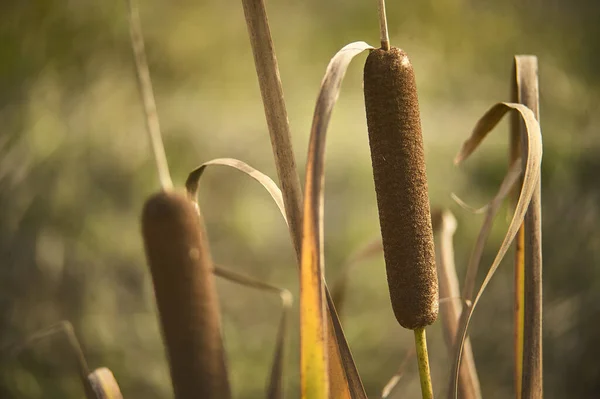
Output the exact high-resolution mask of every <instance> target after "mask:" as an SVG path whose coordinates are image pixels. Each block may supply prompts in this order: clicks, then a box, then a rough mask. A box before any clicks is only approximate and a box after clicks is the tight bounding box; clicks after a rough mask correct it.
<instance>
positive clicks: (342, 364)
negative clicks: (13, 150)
mask: <svg viewBox="0 0 600 399" xmlns="http://www.w3.org/2000/svg"><path fill="white" fill-rule="evenodd" d="M209 165H222V166H230V167H233V168H235V169H238V170H240V171H242V172H244V173H246V174H247V175H249V176H251V177H252V178H254V179H255V180H257V181H258V182H259V183H261V184H262V185H263V187H265V188H266V189H267V191H268V192H269V194H270V195H271V198H273V200H274V201H275V203H276V204H277V206H278V208H279V211H280V213H281V216H282V217H283V219H284V221H285V222H286V224H287V218H286V214H285V212H284V209H283V198H282V194H281V191H280V190H279V188H278V187H277V185H276V184H275V183H274V182H273V180H271V179H270V178H269V177H268V176H266V175H264V174H263V173H261V172H259V171H258V170H256V169H254V168H252V167H251V166H249V165H248V164H246V163H244V162H242V161H239V160H237V159H232V158H219V159H214V160H212V161H209V162H205V163H204V164H202V165H200V166H198V167H197V168H196V169H194V170H193V171H192V172H191V173H190V174H189V176H188V178H187V181H186V189H187V192H188V196H189V198H190V199H191V200H192V201H194V202H196V203H197V196H198V191H199V182H200V178H201V177H202V175H203V173H204V169H205V168H206V167H207V166H209ZM325 291H326V292H328V290H327V289H326V290H325ZM329 308H330V309H331V310H332V311H331V312H329V315H330V323H331V326H333V333H332V336H331V337H330V338H331V339H332V340H335V342H336V343H337V347H333V346H332V347H331V348H330V355H331V356H332V357H334V358H333V359H332V366H335V367H337V369H339V370H341V372H342V373H343V375H341V376H340V375H337V374H336V375H333V376H332V378H333V379H336V380H339V383H338V385H339V386H340V389H339V390H338V391H337V392H334V393H333V394H334V395H336V397H339V398H347V397H351V398H353V399H355V398H356V399H362V398H366V396H365V395H364V394H362V393H364V389H363V388H362V383H361V382H360V379H359V378H358V370H357V369H356V365H355V364H354V360H353V359H352V355H351V353H350V349H349V347H348V343H347V342H346V338H345V337H344V335H343V330H342V329H341V326H340V328H335V325H339V324H340V322H339V319H338V318H337V314H336V313H335V308H334V305H333V301H330V302H329ZM337 369H336V370H337ZM357 380H358V382H357ZM342 384H345V385H350V386H354V387H357V388H356V389H353V390H352V391H349V388H348V386H346V387H342V386H341V385H342ZM359 388H360V389H359Z"/></svg>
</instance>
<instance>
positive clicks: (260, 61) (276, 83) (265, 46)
mask: <svg viewBox="0 0 600 399" xmlns="http://www.w3.org/2000/svg"><path fill="white" fill-rule="evenodd" d="M242 5H243V6H244V15H245V18H246V25H247V26H248V34H249V36H250V44H251V45H252V54H253V55H254V65H255V67H256V74H257V75H258V84H259V87H260V93H261V96H262V100H263V104H264V109H265V117H266V119H267V126H268V128H269V134H270V137H271V146H272V147H273V155H274V156H275V166H276V168H277V175H278V176H279V182H280V184H281V192H282V194H283V202H284V204H285V213H286V217H287V220H288V223H289V229H290V233H291V236H292V240H293V243H294V248H295V250H296V254H297V255H298V258H300V249H301V242H302V191H301V189H300V179H299V177H298V172H297V170H296V159H295V157H294V152H293V150H292V136H291V133H290V125H289V122H288V115H287V109H286V107H285V101H284V99H283V87H282V84H281V78H280V76H279V67H278V65H277V57H276V56H275V48H274V46H273V40H272V38H271V31H270V29H269V20H268V18H267V11H266V9H265V4H264V1H263V0H242Z"/></svg>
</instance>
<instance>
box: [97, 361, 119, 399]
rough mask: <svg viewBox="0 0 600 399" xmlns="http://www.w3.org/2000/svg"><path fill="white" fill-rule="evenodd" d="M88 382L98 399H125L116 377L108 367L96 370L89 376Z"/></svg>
mask: <svg viewBox="0 0 600 399" xmlns="http://www.w3.org/2000/svg"><path fill="white" fill-rule="evenodd" d="M88 380H89V381H90V384H91V385H92V389H93V390H94V393H95V394H96V399H123V395H122V394H121V389H120V388H119V384H118V383H117V380H116V379H115V376H114V375H113V373H112V371H110V370H109V369H107V368H106V367H101V368H99V369H96V370H94V372H92V373H91V374H90V375H89V376H88Z"/></svg>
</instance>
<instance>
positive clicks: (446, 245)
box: [431, 209, 481, 399]
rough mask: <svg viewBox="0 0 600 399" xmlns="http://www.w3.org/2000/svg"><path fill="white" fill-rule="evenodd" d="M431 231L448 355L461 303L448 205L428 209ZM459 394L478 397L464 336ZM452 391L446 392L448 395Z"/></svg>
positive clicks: (472, 398) (453, 226)
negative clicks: (433, 239) (446, 206)
mask: <svg viewBox="0 0 600 399" xmlns="http://www.w3.org/2000/svg"><path fill="white" fill-rule="evenodd" d="M431 217H432V225H433V231H434V233H435V234H437V237H438V241H437V245H436V247H437V249H438V251H437V259H438V261H437V265H438V277H439V286H440V297H441V298H448V299H447V300H445V301H442V300H440V314H441V318H442V325H443V328H444V339H445V341H446V347H447V348H448V354H449V356H450V357H452V355H453V354H454V345H455V343H456V336H457V334H458V326H459V320H460V315H461V313H462V310H463V304H462V302H461V297H460V287H459V283H458V276H457V274H456V267H455V264H454V242H453V238H454V232H455V231H456V218H455V217H454V215H453V214H452V212H450V211H449V210H447V209H436V210H433V211H432V213H431ZM458 391H459V398H461V399H481V388H480V386H479V377H478V375H477V369H476V368H475V359H474V357H473V350H472V348H471V340H470V339H468V338H467V340H466V341H465V348H464V351H463V360H462V362H461V366H460V377H459V386H458ZM452 394H453V393H452V392H448V396H449V397H451V395H452Z"/></svg>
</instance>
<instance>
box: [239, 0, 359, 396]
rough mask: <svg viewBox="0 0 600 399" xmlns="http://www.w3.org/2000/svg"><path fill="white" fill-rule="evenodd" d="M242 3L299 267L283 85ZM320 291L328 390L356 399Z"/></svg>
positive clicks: (295, 181)
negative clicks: (351, 395) (327, 361)
mask: <svg viewBox="0 0 600 399" xmlns="http://www.w3.org/2000/svg"><path fill="white" fill-rule="evenodd" d="M242 4H243V7H244V15H245V19H246V25H247V27H248V34H249V36H250V44H251V46H252V54H253V55H254V64H255V67H256V73H257V75H258V83H259V87H260V92H261V96H262V100H263V105H264V109H265V117H266V119H267V126H268V128H269V135H270V138H271V146H272V148H273V155H274V157H275V166H276V168H277V176H278V178H279V183H280V186H281V191H282V194H283V202H284V206H285V213H286V219H287V222H288V226H289V231H290V235H291V237H292V242H293V245H294V249H295V250H296V257H297V260H298V266H300V260H301V251H302V206H303V205H302V204H303V195H302V189H301V187H300V179H299V177H298V171H297V168H296V161H295V157H294V152H293V149H292V140H291V134H290V127H289V122H288V116H287V110H286V107H285V101H284V99H283V88H282V85H281V78H280V75H279V67H278V65H277V58H276V56H275V50H274V46H273V40H272V38H271V32H270V29H269V21H268V18H267V12H266V9H265V4H264V1H263V0H242ZM324 291H325V296H326V299H327V308H328V309H327V318H328V323H327V324H328V328H327V334H328V337H327V338H328V341H329V342H330V343H334V342H335V343H336V345H330V346H329V347H330V349H329V366H330V370H329V373H330V377H331V383H332V386H334V387H337V388H339V389H338V390H337V391H336V392H332V396H333V397H334V398H337V397H348V396H350V391H349V387H348V385H349V384H350V386H352V389H353V394H354V395H357V397H359V398H363V397H364V398H366V394H364V389H363V387H362V383H361V382H360V378H359V377H358V371H357V369H356V365H355V364H354V361H353V360H352V356H351V354H350V350H349V348H348V344H347V342H346V340H345V337H344V335H343V332H342V330H341V325H340V322H339V318H338V316H337V313H336V312H335V307H334V305H333V301H331V300H330V299H331V298H330V294H329V289H328V288H327V285H325V286H324ZM336 331H337V332H338V333H336ZM338 370H343V372H344V373H343V374H344V375H343V378H342V380H340V379H339V378H338V376H339V373H338Z"/></svg>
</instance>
